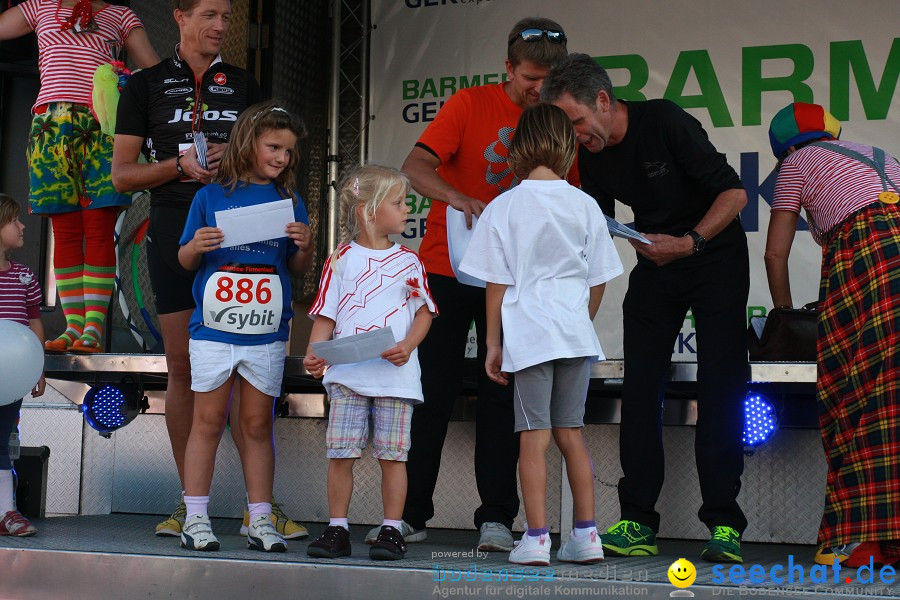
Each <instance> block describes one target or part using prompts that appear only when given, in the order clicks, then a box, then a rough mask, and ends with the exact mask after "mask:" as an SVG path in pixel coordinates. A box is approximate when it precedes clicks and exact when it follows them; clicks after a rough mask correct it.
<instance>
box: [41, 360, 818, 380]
mask: <svg viewBox="0 0 900 600" xmlns="http://www.w3.org/2000/svg"><path fill="white" fill-rule="evenodd" d="M45 370H46V371H47V372H48V374H54V373H55V374H61V373H76V372H81V373H88V372H108V373H147V374H164V373H168V367H167V366H166V357H165V356H164V355H162V354H90V355H76V354H55V355H54V354H48V355H47V356H46V361H45ZM284 374H285V376H286V377H308V376H309V372H308V371H307V370H306V369H305V368H303V357H302V356H288V357H287V359H286V360H285V364H284ZM624 375H625V361H623V360H621V359H613V360H604V361H601V362H598V363H595V364H594V365H593V366H592V367H591V378H592V379H603V380H617V379H622V377H624ZM669 380H670V381H672V382H693V381H697V363H695V362H673V363H672V366H671V368H670V377H669ZM750 381H752V382H759V383H815V381H816V364H815V363H812V362H803V363H799V362H751V363H750Z"/></svg>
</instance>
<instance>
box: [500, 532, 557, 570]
mask: <svg viewBox="0 0 900 600" xmlns="http://www.w3.org/2000/svg"><path fill="white" fill-rule="evenodd" d="M509 562H511V563H515V564H517V565H530V566H533V567H546V566H548V565H549V564H550V536H549V535H548V534H546V533H545V534H542V535H539V536H538V537H531V536H530V535H528V533H527V532H526V533H523V534H522V539H521V540H519V541H518V542H516V547H515V548H513V551H512V552H510V553H509Z"/></svg>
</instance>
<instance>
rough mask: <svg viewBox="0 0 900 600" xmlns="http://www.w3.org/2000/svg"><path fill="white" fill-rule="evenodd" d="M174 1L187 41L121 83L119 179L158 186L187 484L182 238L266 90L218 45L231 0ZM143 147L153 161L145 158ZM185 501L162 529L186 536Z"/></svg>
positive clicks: (176, 428) (158, 287) (159, 289)
mask: <svg viewBox="0 0 900 600" xmlns="http://www.w3.org/2000/svg"><path fill="white" fill-rule="evenodd" d="M172 5H173V6H172V8H173V11H174V16H175V21H176V22H177V23H178V28H179V31H180V38H181V41H180V43H179V44H178V46H176V47H175V53H174V55H173V56H172V57H171V58H169V59H166V60H163V61H162V62H160V63H159V64H158V65H156V66H154V67H151V68H149V69H144V70H143V71H139V72H137V73H135V74H134V75H132V77H131V78H130V79H129V81H128V83H127V84H126V86H125V89H124V90H123V91H122V97H121V99H120V100H119V108H118V113H117V116H116V136H115V144H114V148H113V160H112V179H113V184H114V185H115V187H116V189H117V190H119V191H129V190H142V189H149V190H150V193H151V201H150V224H149V226H148V229H147V244H146V248H147V267H148V270H149V274H150V283H151V285H152V286H153V292H154V294H155V295H156V310H157V314H158V316H159V325H160V329H161V332H162V337H163V342H164V344H165V352H166V362H167V365H168V370H169V377H168V388H167V389H166V427H167V429H168V432H169V440H170V442H171V444H172V454H173V455H174V458H175V465H176V466H177V468H178V477H179V479H180V480H181V482H182V487H183V484H184V453H185V448H186V446H187V440H188V435H189V434H190V431H191V423H192V420H193V413H194V393H193V392H192V391H191V364H190V355H189V352H188V341H189V335H188V323H189V321H190V317H191V313H192V312H193V311H194V308H195V304H194V299H193V295H192V293H191V286H192V284H193V281H194V272H193V271H187V270H185V269H184V268H182V266H181V265H180V264H179V262H178V256H177V255H178V247H179V246H178V240H179V238H180V237H181V233H182V231H183V230H184V223H185V220H186V219H187V215H188V209H189V208H190V206H191V200H192V199H193V198H194V194H195V193H196V192H197V190H199V189H200V188H201V187H202V186H203V185H205V184H207V183H209V182H210V181H211V180H212V178H213V177H214V176H215V174H216V171H217V170H218V166H219V161H220V160H221V159H222V156H223V154H224V152H225V145H226V144H227V143H228V135H229V133H230V132H231V128H232V126H233V125H234V122H235V121H236V120H237V117H238V115H239V114H240V113H241V111H243V110H244V109H245V108H247V107H248V106H250V105H251V104H255V103H256V102H259V101H260V100H262V92H261V91H260V88H259V85H258V84H257V82H256V80H255V79H254V78H253V76H252V75H251V74H250V73H248V72H247V71H245V70H244V69H241V68H239V67H236V66H234V65H229V64H227V63H224V62H222V58H221V56H220V55H219V51H220V50H221V47H222V43H223V41H224V40H225V33H226V31H227V30H228V25H229V21H230V19H231V0H173V2H172ZM198 133H202V134H203V135H204V136H205V137H206V139H207V142H208V153H207V166H206V167H205V168H204V167H203V166H201V165H200V164H199V162H198V159H197V153H196V148H195V146H194V136H195V134H198ZM142 152H143V155H144V157H145V158H146V159H147V162H146V163H139V162H138V158H139V155H140V154H141V153H142ZM235 410H236V406H233V407H232V417H233V418H232V419H231V423H232V427H233V428H232V437H233V438H234V441H235V444H236V445H237V447H238V450H239V451H240V449H241V447H242V444H241V435H240V431H239V430H237V429H234V426H235V425H236V422H237V419H236V418H234V417H235V416H236V415H235V412H234V411H235ZM184 511H185V507H184V502H183V501H182V502H181V503H180V504H179V506H178V508H177V509H176V510H175V513H173V515H172V516H171V517H170V518H169V519H167V520H165V521H163V522H162V523H160V524H159V525H157V527H156V534H157V535H171V536H180V535H181V530H182V527H183V525H184V516H185V512H184ZM273 515H275V518H276V520H277V522H276V524H275V525H276V528H277V529H278V531H279V532H280V533H281V534H282V535H284V537H285V538H286V539H298V538H304V537H306V536H307V535H308V532H307V531H306V528H304V527H303V526H301V525H298V524H296V523H294V522H293V521H291V520H290V519H288V518H287V517H285V516H284V513H283V512H282V511H281V509H280V508H279V507H277V505H276V506H273ZM246 524H247V514H246V512H245V521H244V525H245V526H246ZM245 531H246V529H245V527H242V530H241V532H242V533H244V532H245Z"/></svg>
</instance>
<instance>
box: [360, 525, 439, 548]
mask: <svg viewBox="0 0 900 600" xmlns="http://www.w3.org/2000/svg"><path fill="white" fill-rule="evenodd" d="M379 533H381V525H376V526H375V527H373V528H372V529H370V530H369V533H368V534H366V543H367V544H369V545H370V546H371V545H372V544H374V543H375V540H377V539H378V534H379ZM400 535H402V536H403V540H404V541H405V542H406V543H407V544H412V543H413V542H423V541H425V538H427V537H428V531H426V530H425V529H413V527H412V525H410V524H409V523H407V522H406V521H401V522H400Z"/></svg>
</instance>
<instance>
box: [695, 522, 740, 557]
mask: <svg viewBox="0 0 900 600" xmlns="http://www.w3.org/2000/svg"><path fill="white" fill-rule="evenodd" d="M700 558H702V559H703V560H706V561H709V562H717V563H742V562H744V555H743V554H741V534H740V533H738V531H737V530H736V529H732V528H731V527H725V526H723V525H719V526H716V527H713V528H712V530H711V531H710V538H709V541H708V542H706V545H704V546H703V552H701V553H700Z"/></svg>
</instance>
